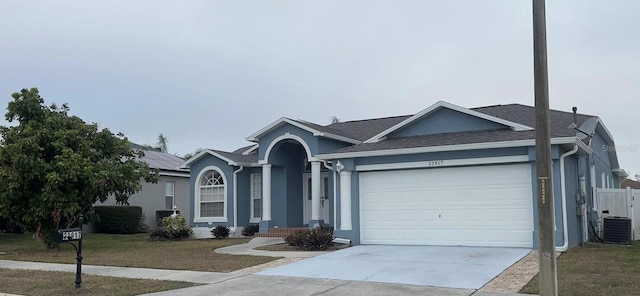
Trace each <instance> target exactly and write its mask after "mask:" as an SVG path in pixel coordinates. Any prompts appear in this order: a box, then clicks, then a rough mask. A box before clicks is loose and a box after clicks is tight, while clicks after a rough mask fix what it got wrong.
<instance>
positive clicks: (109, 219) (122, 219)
mask: <svg viewBox="0 0 640 296" xmlns="http://www.w3.org/2000/svg"><path fill="white" fill-rule="evenodd" d="M93 210H94V213H95V215H96V216H97V219H96V220H97V222H96V230H97V231H98V232H103V233H127V234H128V233H138V232H139V229H140V228H139V227H140V218H141V216H142V208H141V207H138V206H96V207H94V208H93Z"/></svg>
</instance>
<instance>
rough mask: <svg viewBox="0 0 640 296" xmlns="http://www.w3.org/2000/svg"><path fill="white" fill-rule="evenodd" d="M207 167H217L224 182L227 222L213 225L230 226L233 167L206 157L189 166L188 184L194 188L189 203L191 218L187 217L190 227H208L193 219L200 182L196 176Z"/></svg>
mask: <svg viewBox="0 0 640 296" xmlns="http://www.w3.org/2000/svg"><path fill="white" fill-rule="evenodd" d="M208 166H216V167H218V168H219V169H220V170H221V171H222V174H224V178H225V180H226V184H225V185H226V192H227V194H226V202H225V207H226V210H227V222H226V223H225V222H217V223H214V225H232V224H233V171H234V167H233V166H230V165H229V164H227V162H225V161H223V160H220V159H218V158H216V157H213V156H210V155H207V156H205V157H203V158H202V159H200V160H198V161H197V162H195V163H193V164H191V173H190V174H191V178H190V183H191V188H194V190H191V200H192V201H193V202H192V203H191V205H190V206H191V217H189V218H190V219H189V221H190V223H191V226H193V227H209V224H208V223H205V222H198V223H196V222H194V218H195V217H196V213H195V205H196V203H198V202H199V201H198V200H196V196H197V192H198V191H199V184H198V182H199V181H200V180H198V175H199V174H200V172H201V171H202V170H204V169H205V168H206V167H208Z"/></svg>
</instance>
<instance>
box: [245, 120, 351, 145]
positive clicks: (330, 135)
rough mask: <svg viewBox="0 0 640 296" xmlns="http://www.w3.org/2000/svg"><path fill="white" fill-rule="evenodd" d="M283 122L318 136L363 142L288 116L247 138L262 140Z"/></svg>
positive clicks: (255, 140)
mask: <svg viewBox="0 0 640 296" xmlns="http://www.w3.org/2000/svg"><path fill="white" fill-rule="evenodd" d="M283 123H288V124H290V125H293V126H295V127H297V128H299V129H302V130H305V131H307V132H310V133H311V134H313V135H314V136H317V137H325V138H329V139H334V140H338V141H342V142H347V143H351V144H360V143H362V142H361V141H358V140H354V139H351V138H347V137H343V136H338V135H334V134H332V133H325V132H321V131H319V130H317V129H314V128H311V127H308V126H306V125H304V124H302V123H299V122H297V121H295V120H292V119H289V118H286V117H282V118H280V119H278V120H276V121H275V122H273V123H271V124H270V125H267V126H266V127H264V128H263V129H261V130H259V131H257V132H255V133H253V134H252V135H250V136H248V137H247V138H246V139H247V141H250V142H257V141H259V140H260V136H262V135H263V134H264V133H266V132H268V131H270V130H272V129H274V128H276V127H278V126H280V125H282V124H283Z"/></svg>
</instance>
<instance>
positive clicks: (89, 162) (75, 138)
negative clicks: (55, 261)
mask: <svg viewBox="0 0 640 296" xmlns="http://www.w3.org/2000/svg"><path fill="white" fill-rule="evenodd" d="M12 97H13V101H11V102H9V105H8V107H7V113H6V115H5V118H6V120H7V121H9V122H10V123H14V124H12V125H10V126H0V136H1V137H2V138H1V139H0V180H1V182H2V186H0V216H3V217H5V218H6V219H8V220H9V221H11V222H13V223H15V224H17V225H20V226H22V227H23V228H24V229H26V230H29V231H33V232H34V237H35V238H37V239H39V240H41V241H43V242H45V243H46V244H47V245H49V246H53V245H55V243H54V242H53V234H54V232H55V230H56V229H58V228H60V227H61V226H62V227H70V226H71V225H73V224H74V223H75V222H76V220H77V218H78V217H79V215H80V214H82V213H86V212H88V211H90V210H91V209H92V206H93V204H94V203H96V202H98V201H100V202H104V201H105V200H106V199H107V198H108V197H109V196H113V197H115V199H116V202H117V203H120V204H128V202H127V200H128V198H129V196H131V195H132V194H134V193H136V192H138V191H139V190H140V189H141V188H142V187H141V186H142V185H141V180H143V181H145V182H157V173H156V172H153V171H150V169H149V167H148V166H147V165H146V164H145V163H143V162H141V161H139V158H140V157H142V156H143V155H144V154H143V153H144V152H142V151H138V152H135V151H133V150H132V149H131V148H130V146H129V141H128V140H127V139H126V138H125V137H124V136H123V135H122V134H117V135H114V134H113V133H111V132H110V131H109V130H108V129H101V130H99V129H98V126H97V124H95V123H93V124H87V123H85V122H84V121H83V120H82V119H80V118H79V117H77V116H70V115H69V114H68V111H69V107H68V106H67V104H64V105H62V106H61V107H58V106H56V105H55V104H52V105H50V106H46V105H45V103H44V99H43V98H42V97H40V95H39V93H38V89H36V88H31V89H23V90H21V91H20V92H17V93H14V94H13V95H12Z"/></svg>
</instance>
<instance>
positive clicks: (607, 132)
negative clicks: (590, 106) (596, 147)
mask: <svg viewBox="0 0 640 296" xmlns="http://www.w3.org/2000/svg"><path fill="white" fill-rule="evenodd" d="M598 125H600V126H601V127H602V129H603V130H604V132H605V133H606V134H607V137H609V139H611V142H614V143H615V140H614V139H613V135H611V132H610V131H609V129H608V128H607V126H606V125H604V122H603V121H602V119H600V117H598V122H597V123H596V130H597V129H598Z"/></svg>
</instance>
